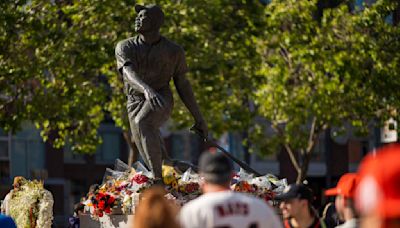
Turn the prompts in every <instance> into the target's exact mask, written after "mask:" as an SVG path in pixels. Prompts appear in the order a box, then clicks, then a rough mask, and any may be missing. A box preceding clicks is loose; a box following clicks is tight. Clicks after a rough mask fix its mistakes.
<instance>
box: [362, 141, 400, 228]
mask: <svg viewBox="0 0 400 228" xmlns="http://www.w3.org/2000/svg"><path fill="white" fill-rule="evenodd" d="M399 161H400V145H399V144H392V145H388V146H385V147H383V148H381V149H379V150H377V151H376V153H371V154H369V155H368V156H367V157H365V158H364V159H363V160H362V162H361V164H360V167H359V171H358V174H359V177H360V182H359V184H358V185H357V190H356V195H355V201H356V208H357V209H358V211H359V213H360V227H362V228H369V227H374V228H381V227H384V228H395V227H396V228H398V227H400V163H399Z"/></svg>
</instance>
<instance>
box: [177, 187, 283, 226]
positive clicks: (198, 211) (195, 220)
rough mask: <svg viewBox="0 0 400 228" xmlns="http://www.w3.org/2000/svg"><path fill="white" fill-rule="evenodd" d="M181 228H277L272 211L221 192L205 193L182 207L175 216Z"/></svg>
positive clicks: (249, 198)
mask: <svg viewBox="0 0 400 228" xmlns="http://www.w3.org/2000/svg"><path fill="white" fill-rule="evenodd" d="M179 220H180V222H181V225H182V226H183V227H184V228H196V227H198V228H280V227H282V224H281V222H280V220H279V218H278V216H277V215H276V214H275V212H274V210H273V209H272V208H271V207H270V206H269V205H268V204H267V203H266V202H264V201H262V200H261V199H258V198H256V197H253V196H250V195H247V194H244V193H238V192H232V191H222V192H213V193H207V194H204V195H202V196H200V197H199V198H197V199H195V200H192V201H190V202H189V203H187V204H186V205H184V206H183V207H182V209H181V211H180V213H179Z"/></svg>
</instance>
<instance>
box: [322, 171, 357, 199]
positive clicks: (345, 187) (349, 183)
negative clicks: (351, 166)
mask: <svg viewBox="0 0 400 228" xmlns="http://www.w3.org/2000/svg"><path fill="white" fill-rule="evenodd" d="M357 181H358V176H357V174H355V173H346V174H344V175H343V176H342V177H341V178H340V179H339V182H338V183H337V185H336V187H335V188H331V189H328V190H326V191H325V195H327V196H336V195H342V196H344V197H346V198H353V197H354V193H355V191H356V187H357Z"/></svg>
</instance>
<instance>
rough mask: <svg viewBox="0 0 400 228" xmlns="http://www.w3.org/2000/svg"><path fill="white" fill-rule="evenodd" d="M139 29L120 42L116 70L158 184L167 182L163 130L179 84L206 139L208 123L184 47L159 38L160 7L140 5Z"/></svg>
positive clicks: (135, 130)
mask: <svg viewBox="0 0 400 228" xmlns="http://www.w3.org/2000/svg"><path fill="white" fill-rule="evenodd" d="M135 11H136V12H137V13H138V15H137V17H136V20H135V30H136V32H138V33H139V34H138V35H137V36H135V37H131V38H128V39H125V40H122V41H120V42H119V43H118V44H117V46H116V48H115V56H116V59H117V67H118V71H119V73H120V74H121V75H122V78H123V81H124V89H125V94H126V96H127V99H128V101H127V108H128V115H129V122H130V126H131V130H132V134H133V138H134V141H135V144H136V146H137V148H138V151H139V153H140V155H141V156H142V158H143V160H144V162H145V163H146V165H147V166H148V167H149V168H150V169H151V171H152V172H153V175H154V178H156V180H159V181H160V180H161V178H162V169H161V165H162V159H163V154H164V152H163V150H165V149H164V142H163V139H162V138H161V136H160V130H159V128H160V127H161V125H162V124H163V123H165V121H166V120H168V118H169V117H170V115H171V111H172V108H173V98H172V92H171V89H170V87H169V82H170V80H171V79H173V80H174V84H175V87H176V89H177V92H178V94H179V96H180V98H181V99H182V101H183V103H184V104H185V106H186V107H187V109H188V110H189V111H190V113H191V114H192V116H193V117H194V119H195V124H194V126H193V129H194V130H195V131H197V132H200V134H202V135H203V136H205V137H206V136H207V133H208V129H207V124H206V122H205V121H204V119H203V116H202V115H201V113H200V110H199V107H198V105H197V102H196V100H195V98H194V95H193V91H192V87H191V85H190V83H189V81H188V80H187V79H186V77H185V73H186V72H187V71H188V68H187V65H186V61H185V53H184V50H183V49H182V47H180V46H179V45H177V44H175V43H174V42H172V41H170V40H168V39H167V38H165V37H163V36H161V35H160V32H159V30H160V27H161V25H162V24H163V21H164V13H163V12H162V10H161V8H160V7H158V6H156V5H148V6H142V5H135Z"/></svg>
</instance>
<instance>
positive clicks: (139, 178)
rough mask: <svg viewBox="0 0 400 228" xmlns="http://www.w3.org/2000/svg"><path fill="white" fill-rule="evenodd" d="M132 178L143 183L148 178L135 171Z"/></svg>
mask: <svg viewBox="0 0 400 228" xmlns="http://www.w3.org/2000/svg"><path fill="white" fill-rule="evenodd" d="M132 180H133V181H135V182H136V183H138V184H143V183H146V182H147V181H148V180H149V178H148V177H146V176H145V175H142V174H138V173H137V174H135V175H134V176H133V178H132Z"/></svg>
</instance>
